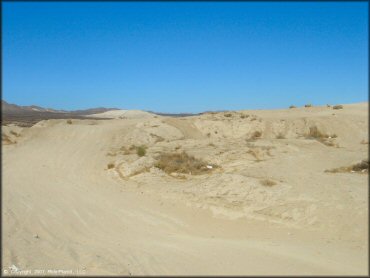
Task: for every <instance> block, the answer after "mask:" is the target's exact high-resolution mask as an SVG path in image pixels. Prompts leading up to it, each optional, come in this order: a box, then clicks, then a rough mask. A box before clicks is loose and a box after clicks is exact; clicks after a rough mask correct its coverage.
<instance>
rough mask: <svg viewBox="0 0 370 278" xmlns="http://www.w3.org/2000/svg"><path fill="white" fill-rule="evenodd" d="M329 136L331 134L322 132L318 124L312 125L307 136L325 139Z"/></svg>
mask: <svg viewBox="0 0 370 278" xmlns="http://www.w3.org/2000/svg"><path fill="white" fill-rule="evenodd" d="M328 137H329V135H327V134H325V133H322V132H321V131H320V130H319V129H318V127H317V126H311V127H310V131H309V133H308V134H306V138H309V139H323V138H328Z"/></svg>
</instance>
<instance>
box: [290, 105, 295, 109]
mask: <svg viewBox="0 0 370 278" xmlns="http://www.w3.org/2000/svg"><path fill="white" fill-rule="evenodd" d="M293 108H297V106H294V105H291V106H289V109H293Z"/></svg>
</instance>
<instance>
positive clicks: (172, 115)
mask: <svg viewBox="0 0 370 278" xmlns="http://www.w3.org/2000/svg"><path fill="white" fill-rule="evenodd" d="M146 112H149V113H152V114H156V115H159V116H167V117H189V116H197V115H201V113H161V112H153V111H146Z"/></svg>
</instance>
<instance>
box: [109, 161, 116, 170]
mask: <svg viewBox="0 0 370 278" xmlns="http://www.w3.org/2000/svg"><path fill="white" fill-rule="evenodd" d="M114 166H115V165H114V163H113V162H110V163H108V165H107V168H108V169H112V168H114Z"/></svg>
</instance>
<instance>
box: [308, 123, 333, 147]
mask: <svg viewBox="0 0 370 278" xmlns="http://www.w3.org/2000/svg"><path fill="white" fill-rule="evenodd" d="M337 137H338V136H337V135H336V134H332V135H328V134H326V133H322V132H321V131H320V130H319V129H318V128H317V126H311V127H310V131H309V133H307V134H306V138H308V139H316V140H317V141H319V142H320V143H322V144H324V145H326V146H329V147H338V144H336V143H334V141H333V138H337Z"/></svg>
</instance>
